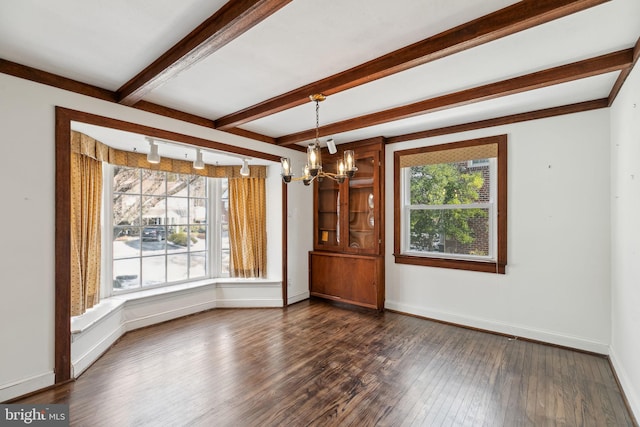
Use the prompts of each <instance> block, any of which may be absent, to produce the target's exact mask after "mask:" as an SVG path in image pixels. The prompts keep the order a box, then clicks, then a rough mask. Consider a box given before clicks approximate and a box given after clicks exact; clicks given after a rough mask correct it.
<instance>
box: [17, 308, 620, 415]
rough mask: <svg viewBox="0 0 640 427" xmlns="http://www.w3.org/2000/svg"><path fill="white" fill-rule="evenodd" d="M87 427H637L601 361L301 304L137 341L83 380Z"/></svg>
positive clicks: (157, 330) (69, 399)
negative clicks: (350, 426)
mask: <svg viewBox="0 0 640 427" xmlns="http://www.w3.org/2000/svg"><path fill="white" fill-rule="evenodd" d="M20 403H49V404H51V403H67V404H69V405H70V414H71V424H72V425H79V426H183V425H189V426H227V425H229V426H231V425H233V426H307V425H314V426H333V425H339V426H349V425H353V426H373V425H380V426H405V425H407V426H409V425H420V426H450V425H455V426H491V427H493V426H555V425H567V426H630V425H632V421H631V418H630V416H629V413H628V411H627V409H626V408H625V406H624V403H623V399H622V396H621V394H620V390H619V389H618V387H617V385H616V382H615V380H614V377H613V374H612V372H611V369H610V367H609V364H608V362H607V360H606V359H605V358H602V357H598V356H593V355H588V354H584V353H579V352H574V351H569V350H565V349H559V348H556V347H551V346H545V345H540V344H534V343H531V342H526V341H521V340H509V339H507V338H505V337H501V336H497V335H492V334H485V333H482V332H476V331H470V330H466V329H462V328H457V327H454V326H449V325H443V324H439V323H435V322H430V321H427V320H422V319H417V318H413V317H409V316H404V315H400V314H397V313H389V312H386V313H376V312H371V311H365V310H360V309H351V308H347V307H342V306H335V305H331V304H328V303H325V302H321V301H304V302H301V303H298V304H295V305H293V306H291V307H289V308H288V309H286V310H282V309H239V310H237V309H218V310H213V311H210V312H206V313H202V314H199V315H195V316H191V317H187V318H183V319H179V320H176V321H172V322H168V323H164V324H161V325H157V326H154V327H151V328H146V329H142V330H138V331H134V332H131V333H129V334H127V335H125V336H124V337H123V338H122V339H121V340H120V341H118V342H117V343H116V345H115V346H114V347H113V348H112V349H111V350H109V351H108V352H107V353H106V354H105V355H104V356H103V357H102V358H100V359H99V360H98V361H97V362H96V363H95V364H94V365H93V366H92V367H91V368H89V370H87V371H86V372H85V373H84V374H83V375H82V376H81V377H80V378H79V379H78V380H77V381H75V382H73V383H70V384H68V385H64V386H61V387H59V388H57V389H55V390H50V391H46V392H43V393H40V394H38V395H34V396H31V397H29V398H26V399H23V400H22V401H21V402H20Z"/></svg>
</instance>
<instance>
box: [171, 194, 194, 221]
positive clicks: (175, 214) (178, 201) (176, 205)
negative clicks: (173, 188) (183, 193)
mask: <svg viewBox="0 0 640 427" xmlns="http://www.w3.org/2000/svg"><path fill="white" fill-rule="evenodd" d="M188 209H189V199H187V198H186V197H167V224H169V225H174V224H186V223H188V222H189V212H188Z"/></svg>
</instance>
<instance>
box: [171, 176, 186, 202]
mask: <svg viewBox="0 0 640 427" xmlns="http://www.w3.org/2000/svg"><path fill="white" fill-rule="evenodd" d="M188 195H189V175H180V174H178V173H171V172H168V173H167V196H181V197H187V196H188Z"/></svg>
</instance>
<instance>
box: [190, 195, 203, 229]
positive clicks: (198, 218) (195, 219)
mask: <svg viewBox="0 0 640 427" xmlns="http://www.w3.org/2000/svg"><path fill="white" fill-rule="evenodd" d="M206 222H207V199H189V223H190V224H205V223H206Z"/></svg>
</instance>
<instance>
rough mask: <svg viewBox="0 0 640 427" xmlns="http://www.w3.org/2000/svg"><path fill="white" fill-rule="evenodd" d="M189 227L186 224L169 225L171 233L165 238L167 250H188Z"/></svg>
mask: <svg viewBox="0 0 640 427" xmlns="http://www.w3.org/2000/svg"><path fill="white" fill-rule="evenodd" d="M188 229H189V227H187V226H186V225H178V226H175V227H171V231H172V232H171V233H170V234H169V237H168V239H167V252H169V253H176V252H186V251H188V250H189V245H190V240H189V234H188V233H187V231H188Z"/></svg>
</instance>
